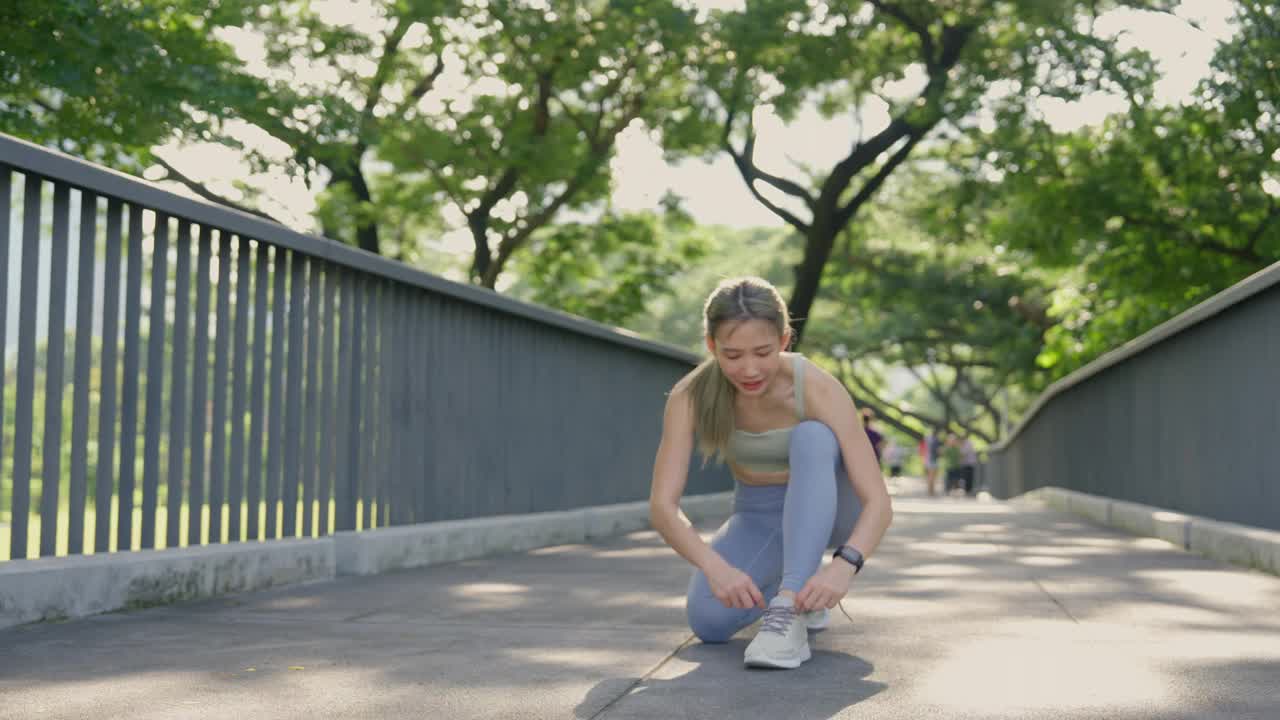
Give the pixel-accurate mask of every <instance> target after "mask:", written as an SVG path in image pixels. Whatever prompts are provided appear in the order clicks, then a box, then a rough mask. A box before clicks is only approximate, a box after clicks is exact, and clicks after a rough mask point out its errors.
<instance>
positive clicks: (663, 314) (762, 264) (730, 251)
mask: <svg viewBox="0 0 1280 720" xmlns="http://www.w3.org/2000/svg"><path fill="white" fill-rule="evenodd" d="M667 232H671V233H680V234H686V235H691V236H694V237H698V238H703V239H704V242H705V244H706V248H707V250H706V256H705V257H704V258H702V259H701V260H700V261H699V262H697V263H692V264H688V265H685V266H684V267H681V268H679V269H677V270H676V271H674V272H673V273H672V274H671V275H670V277H669V278H668V282H669V285H670V291H669V292H668V293H666V294H664V295H662V296H659V297H657V298H655V299H654V300H653V301H652V302H651V303H649V305H648V309H647V311H646V312H645V313H643V314H640V315H637V316H634V317H632V318H630V319H629V320H628V321H627V323H626V327H627V328H628V329H630V330H632V331H634V332H636V333H639V334H641V335H644V336H646V337H650V338H652V339H654V340H657V341H659V342H664V343H668V344H670V345H676V346H678V347H683V348H686V349H688V350H689V351H690V352H693V353H696V354H699V355H701V354H703V353H705V352H706V346H705V345H704V344H703V327H702V306H703V303H705V302H706V299H707V294H708V293H710V292H711V291H712V290H713V289H714V288H715V286H716V284H717V283H719V282H720V281H721V280H723V279H725V278H731V277H739V276H742V275H758V276H760V277H763V278H765V279H766V280H768V281H769V282H771V283H773V284H774V285H776V286H777V287H778V288H780V289H782V290H783V291H785V289H786V288H787V287H788V285H789V283H790V282H791V266H792V265H793V264H794V263H795V262H796V260H797V259H798V258H799V251H798V249H797V248H796V247H795V243H794V242H793V240H792V237H791V233H790V232H788V231H786V230H779V229H776V228H751V229H745V230H743V229H734V228H725V227H707V226H687V227H684V226H677V227H675V228H668V229H667Z"/></svg>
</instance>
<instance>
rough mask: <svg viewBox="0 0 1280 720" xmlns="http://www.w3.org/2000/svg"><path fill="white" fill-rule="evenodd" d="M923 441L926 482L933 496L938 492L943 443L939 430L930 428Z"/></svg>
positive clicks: (930, 494)
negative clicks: (940, 454) (939, 463)
mask: <svg viewBox="0 0 1280 720" xmlns="http://www.w3.org/2000/svg"><path fill="white" fill-rule="evenodd" d="M921 443H922V447H923V450H924V457H923V460H924V482H925V486H926V487H927V488H928V490H929V496H930V497H932V496H934V495H937V494H938V454H939V453H938V451H939V450H940V449H941V448H940V446H941V444H942V442H941V441H940V440H939V439H938V431H937V430H930V431H929V434H928V435H925V436H924V440H922V441H921Z"/></svg>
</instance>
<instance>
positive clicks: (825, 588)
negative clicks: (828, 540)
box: [796, 560, 854, 612]
mask: <svg viewBox="0 0 1280 720" xmlns="http://www.w3.org/2000/svg"><path fill="white" fill-rule="evenodd" d="M853 575H854V569H853V566H852V565H850V564H849V563H847V562H845V561H843V560H832V561H831V562H829V563H827V564H826V565H823V566H822V567H821V568H819V569H818V572H816V573H814V574H813V577H811V578H809V582H807V583H805V584H804V587H803V588H801V589H800V592H798V593H796V607H797V608H799V609H800V611H801V612H809V611H810V610H821V609H824V608H833V607H835V606H836V604H837V603H839V602H840V600H841V598H843V597H844V596H845V594H846V593H848V592H849V583H850V582H852V581H853Z"/></svg>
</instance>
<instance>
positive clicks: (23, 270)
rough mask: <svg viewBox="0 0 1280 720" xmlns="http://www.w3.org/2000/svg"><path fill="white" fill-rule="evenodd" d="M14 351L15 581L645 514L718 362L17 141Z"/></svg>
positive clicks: (3, 520)
mask: <svg viewBox="0 0 1280 720" xmlns="http://www.w3.org/2000/svg"><path fill="white" fill-rule="evenodd" d="M15 323H16V333H15V332H13V329H14V327H13V326H14V325H15ZM0 340H3V341H4V352H3V353H2V354H0V408H3V409H4V415H3V431H4V432H3V434H2V435H0V458H3V460H0V560H4V559H6V558H9V557H12V558H25V557H35V556H37V555H38V556H42V557H44V556H52V555H60V554H78V553H91V552H105V551H123V550H134V549H143V548H157V547H179V546H187V545H199V544H205V543H224V542H238V541H249V540H263V539H272V538H283V537H312V536H318V535H323V534H326V533H331V532H334V531H340V530H358V529H367V528H373V527H381V526H386V525H391V524H405V523H415V522H424V521H431V520H441V519H455V518H463V517H474V516H481V515H497V514H507V513H525V512H536V511H547V510H561V509H568V508H572V507H581V506H587V505H596V504H606V503H613V502H623V501H630V500H639V499H643V498H645V497H647V494H648V484H649V475H650V469H651V467H652V460H653V452H654V448H655V445H656V442H657V438H658V434H659V430H660V424H661V417H662V408H663V404H664V402H665V397H664V392H665V391H666V390H667V389H668V388H669V387H670V386H671V384H672V383H673V382H674V380H675V379H676V378H678V377H679V376H680V375H681V374H682V373H684V372H686V371H687V370H688V369H689V367H690V366H691V364H692V363H694V362H696V360H697V358H695V357H694V356H692V355H690V354H688V353H686V352H684V351H682V350H678V349H675V348H672V347H668V346H664V345H660V344H657V343H652V342H647V341H644V340H641V339H638V338H636V337H633V336H630V335H628V334H626V333H623V332H620V331H617V330H615V329H612V328H608V327H605V326H602V325H598V324H595V323H591V322H588V321H585V320H581V319H578V318H574V317H571V316H568V315H564V314H561V313H558V312H554V311H551V310H547V309H543V308H538V307H535V306H531V305H527V304H523V303H519V302H516V301H513V300H511V299H509V298H505V297H502V296H500V295H498V294H496V293H493V292H491V291H488V290H484V289H480V288H476V287H472V286H467V285H461V284H457V283H452V282H449V281H447V280H444V279H441V278H439V277H435V276H432V275H429V274H426V273H422V272H419V271H416V270H413V269H412V268H409V267H407V266H404V265H402V264H399V263H395V262H391V261H388V260H386V259H383V258H381V257H378V256H376V255H372V254H369V253H365V252H363V251H360V250H358V249H355V248H352V247H348V246H345V245H342V244H339V243H334V242H331V241H328V240H324V239H322V238H317V237H313V236H308V235H304V234H301V233H297V232H293V231H291V230H288V229H287V228H284V227H282V226H279V225H276V224H274V223H271V222H268V221H264V220H260V219H258V218H255V217H252V216H249V215H246V214H243V213H240V212H237V211H234V210H229V209H226V208H223V207H219V206H214V205H210V204H207V203H204V202H200V201H196V200H190V199H187V198H183V197H180V196H177V195H174V194H172V193H169V192H166V191H164V190H161V189H159V188H157V187H155V186H153V185H151V184H149V183H147V182H144V181H140V180H138V179H136V178H133V177H130V176H127V175H123V174H120V173H116V172H114V171H111V170H108V169H105V168H101V167H97V166H94V165H91V164H89V163H85V162H81V161H79V160H76V159H73V158H70V157H67V156H65V155H62V154H60V153H55V152H51V151H49V150H46V149H43V148H40V147H37V146H35V145H31V144H29V143H26V142H24V141H21V140H17V139H14V138H11V137H8V136H3V135H0ZM726 487H728V479H727V475H725V474H724V473H723V471H721V470H717V469H714V468H710V469H707V470H701V469H700V468H699V467H698V466H697V465H696V464H695V465H693V466H691V474H690V484H689V492H690V493H699V492H707V491H710V490H716V489H723V488H726ZM6 524H7V526H8V527H5V525H6ZM5 540H7V543H5V542H4V541H5ZM6 544H7V546H8V548H9V549H8V550H6V549H5V545H6Z"/></svg>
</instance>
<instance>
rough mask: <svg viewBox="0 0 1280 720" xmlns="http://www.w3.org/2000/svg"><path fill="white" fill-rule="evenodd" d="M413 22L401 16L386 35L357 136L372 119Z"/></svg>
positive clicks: (365, 100) (361, 135)
mask: <svg viewBox="0 0 1280 720" xmlns="http://www.w3.org/2000/svg"><path fill="white" fill-rule="evenodd" d="M413 24H414V23H413V21H412V20H410V19H409V18H407V17H404V16H401V17H400V19H399V20H397V21H396V26H395V27H394V28H393V29H392V30H391V32H390V33H389V34H388V35H387V42H386V44H385V45H384V46H383V48H382V57H381V58H379V59H378V68H377V69H376V70H374V72H373V82H371V83H370V84H369V91H368V92H367V93H366V94H365V98H364V109H363V110H362V111H361V112H360V124H359V125H358V126H357V129H356V135H357V136H358V137H364V132H365V129H366V128H367V127H368V126H369V123H370V122H371V121H372V120H373V109H374V107H375V106H377V104H378V101H379V100H381V99H382V88H383V87H385V86H386V84H387V76H388V75H390V74H391V65H392V63H393V62H394V61H395V57H396V53H398V52H399V50H400V42H401V41H402V40H404V36H405V35H406V34H407V33H408V32H409V28H411V27H413Z"/></svg>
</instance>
